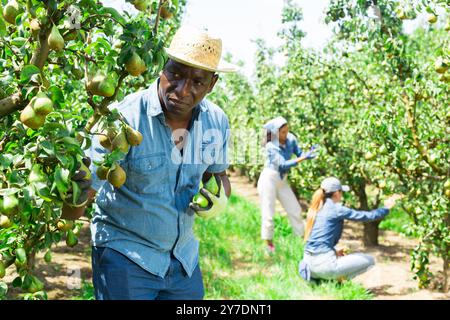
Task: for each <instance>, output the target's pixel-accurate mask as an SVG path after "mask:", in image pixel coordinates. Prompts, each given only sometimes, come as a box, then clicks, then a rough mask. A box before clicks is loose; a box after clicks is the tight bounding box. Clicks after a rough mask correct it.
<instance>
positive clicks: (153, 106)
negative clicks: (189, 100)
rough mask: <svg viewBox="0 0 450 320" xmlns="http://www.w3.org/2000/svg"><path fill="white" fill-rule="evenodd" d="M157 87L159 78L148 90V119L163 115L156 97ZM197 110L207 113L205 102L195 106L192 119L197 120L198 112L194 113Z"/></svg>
mask: <svg viewBox="0 0 450 320" xmlns="http://www.w3.org/2000/svg"><path fill="white" fill-rule="evenodd" d="M158 87H159V78H158V79H156V80H155V81H154V82H153V83H152V85H151V86H150V88H149V95H150V97H149V102H150V104H149V107H148V109H147V114H148V115H149V116H150V117H156V116H157V115H159V114H161V113H163V109H162V106H161V102H160V101H159V97H158ZM198 108H200V110H201V111H202V112H206V111H208V107H207V105H206V102H205V100H204V99H203V100H202V101H201V102H200V103H199V104H198V106H196V107H195V108H194V118H197V117H196V116H198V114H197V112H198V111H197V112H196V110H197V109H198Z"/></svg>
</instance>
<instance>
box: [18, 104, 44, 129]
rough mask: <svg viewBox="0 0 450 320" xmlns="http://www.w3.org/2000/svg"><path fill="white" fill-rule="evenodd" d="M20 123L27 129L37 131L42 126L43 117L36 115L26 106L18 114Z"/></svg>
mask: <svg viewBox="0 0 450 320" xmlns="http://www.w3.org/2000/svg"><path fill="white" fill-rule="evenodd" d="M20 121H22V123H23V124H24V125H26V126H27V127H29V128H31V129H34V130H37V129H39V128H40V127H42V125H43V124H44V122H45V116H44V115H40V114H37V113H36V112H35V111H34V109H33V108H32V107H31V106H30V105H27V106H26V107H25V109H23V110H22V112H21V113H20Z"/></svg>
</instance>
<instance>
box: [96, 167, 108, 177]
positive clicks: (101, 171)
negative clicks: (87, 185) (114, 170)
mask: <svg viewBox="0 0 450 320" xmlns="http://www.w3.org/2000/svg"><path fill="white" fill-rule="evenodd" d="M108 172H109V168H107V167H105V166H100V167H98V168H97V177H98V178H99V179H100V180H106V179H107V177H108Z"/></svg>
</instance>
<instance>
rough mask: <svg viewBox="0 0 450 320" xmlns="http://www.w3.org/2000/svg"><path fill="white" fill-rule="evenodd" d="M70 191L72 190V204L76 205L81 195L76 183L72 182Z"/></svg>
mask: <svg viewBox="0 0 450 320" xmlns="http://www.w3.org/2000/svg"><path fill="white" fill-rule="evenodd" d="M72 190H73V204H76V203H77V201H78V198H79V197H80V195H81V189H80V186H79V185H78V183H76V182H75V181H72Z"/></svg>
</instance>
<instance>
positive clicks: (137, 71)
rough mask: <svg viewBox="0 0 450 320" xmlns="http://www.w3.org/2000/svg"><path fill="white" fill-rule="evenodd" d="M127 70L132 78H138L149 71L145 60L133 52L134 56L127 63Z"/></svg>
mask: <svg viewBox="0 0 450 320" xmlns="http://www.w3.org/2000/svg"><path fill="white" fill-rule="evenodd" d="M125 70H127V71H128V72H129V73H130V74H131V75H132V76H135V77H137V76H139V75H141V74H142V73H143V72H144V71H145V70H147V67H146V66H145V62H144V60H142V59H141V57H140V56H139V55H138V54H137V53H136V52H133V55H132V56H131V57H130V59H128V61H127V62H126V63H125Z"/></svg>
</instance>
